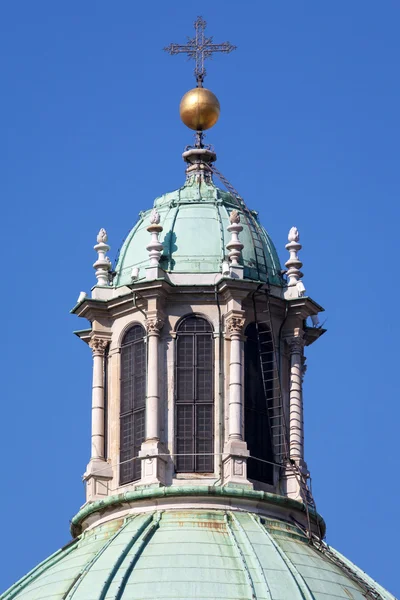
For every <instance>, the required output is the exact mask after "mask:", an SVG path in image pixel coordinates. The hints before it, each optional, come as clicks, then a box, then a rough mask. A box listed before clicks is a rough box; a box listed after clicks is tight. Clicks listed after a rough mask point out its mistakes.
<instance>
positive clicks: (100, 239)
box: [97, 227, 108, 244]
mask: <svg viewBox="0 0 400 600" xmlns="http://www.w3.org/2000/svg"><path fill="white" fill-rule="evenodd" d="M107 241H108V235H107V231H106V230H105V229H103V227H102V228H101V229H100V231H99V233H98V234H97V243H98V244H106V243H107Z"/></svg>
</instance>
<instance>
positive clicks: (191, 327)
mask: <svg viewBox="0 0 400 600" xmlns="http://www.w3.org/2000/svg"><path fill="white" fill-rule="evenodd" d="M175 453H176V460H175V470H176V471H177V472H180V473H188V472H192V473H212V472H213V471H214V456H213V454H214V338H213V330H212V326H211V324H210V323H209V322H208V321H207V320H206V319H204V318H203V317H200V316H198V315H196V314H192V315H188V316H186V317H184V318H183V319H182V320H181V321H180V322H179V324H178V327H177V330H176V355H175Z"/></svg>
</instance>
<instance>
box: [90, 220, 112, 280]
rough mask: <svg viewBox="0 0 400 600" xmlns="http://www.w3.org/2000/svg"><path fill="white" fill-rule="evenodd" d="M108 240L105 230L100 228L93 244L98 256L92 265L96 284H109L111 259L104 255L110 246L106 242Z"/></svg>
mask: <svg viewBox="0 0 400 600" xmlns="http://www.w3.org/2000/svg"><path fill="white" fill-rule="evenodd" d="M107 240H108V236H107V232H106V230H105V229H103V228H101V229H100V231H99V233H98V234H97V244H96V245H95V246H94V249H95V250H96V252H97V254H98V258H97V260H96V262H95V263H94V265H93V268H94V269H96V273H95V274H96V277H97V285H103V286H108V285H109V272H110V270H111V261H110V259H109V258H108V256H106V254H107V252H108V251H109V249H110V246H109V245H108V244H107V243H106V242H107Z"/></svg>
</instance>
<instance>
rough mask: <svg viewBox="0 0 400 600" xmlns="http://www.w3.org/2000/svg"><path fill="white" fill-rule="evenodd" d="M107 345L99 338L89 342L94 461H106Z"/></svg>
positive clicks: (92, 457) (92, 454) (92, 453)
mask: <svg viewBox="0 0 400 600" xmlns="http://www.w3.org/2000/svg"><path fill="white" fill-rule="evenodd" d="M107 344H108V342H107V340H104V339H102V338H98V337H94V338H92V339H91V340H90V342H89V346H90V347H91V349H92V352H93V383H92V450H91V459H92V460H93V459H101V460H104V351H105V349H106V347H107Z"/></svg>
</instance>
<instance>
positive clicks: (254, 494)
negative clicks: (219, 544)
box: [71, 486, 326, 537]
mask: <svg viewBox="0 0 400 600" xmlns="http://www.w3.org/2000/svg"><path fill="white" fill-rule="evenodd" d="M184 497H186V498H188V497H190V498H192V499H193V500H194V499H198V500H199V502H201V499H202V498H204V499H207V500H209V501H212V502H213V503H215V504H217V503H220V504H221V505H222V504H229V505H230V506H231V508H235V506H237V507H238V508H241V507H243V509H244V508H245V507H248V508H247V510H248V509H250V507H257V509H261V510H264V511H265V510H268V507H270V508H271V509H272V510H279V511H282V513H283V515H282V516H283V517H285V516H286V518H287V519H288V520H293V519H294V518H297V519H301V518H304V517H305V514H306V508H305V506H304V504H303V503H302V502H300V501H298V500H293V499H292V498H288V497H286V496H279V495H277V494H272V493H270V492H262V491H259V490H250V489H245V488H238V487H229V486H226V487H222V486H182V487H178V486H169V487H159V488H144V489H139V490H134V491H128V492H125V493H122V494H116V495H115V496H108V497H107V498H104V499H103V500H96V501H95V502H90V503H88V504H86V505H85V506H84V507H83V508H82V509H81V510H80V511H79V512H78V514H76V515H75V516H74V517H73V518H72V520H71V533H72V536H73V537H76V536H77V535H80V534H81V533H82V531H83V530H84V529H85V527H84V522H85V521H86V520H87V519H89V518H90V517H93V516H94V515H96V514H97V513H99V519H100V518H102V517H103V516H104V515H105V514H106V513H107V512H110V514H112V513H113V512H114V511H115V510H117V509H121V510H123V508H124V506H125V507H126V508H127V509H129V508H130V507H131V506H132V505H133V504H135V503H137V504H139V503H142V504H143V502H145V503H146V506H147V507H148V506H149V504H152V503H153V504H154V506H158V508H159V509H160V508H161V506H162V505H163V502H168V501H169V499H173V498H181V499H183V498H184ZM181 501H182V500H181ZM178 502H179V500H178ZM185 503H186V501H183V504H182V505H183V506H185ZM175 504H176V503H175ZM309 514H310V518H311V521H312V523H313V525H314V526H315V527H316V525H317V522H318V523H319V527H320V529H321V532H322V535H325V529H326V527H325V522H324V520H323V518H322V517H321V516H320V515H319V514H318V513H316V512H315V511H314V510H313V509H311V508H309ZM292 515H293V516H292Z"/></svg>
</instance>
